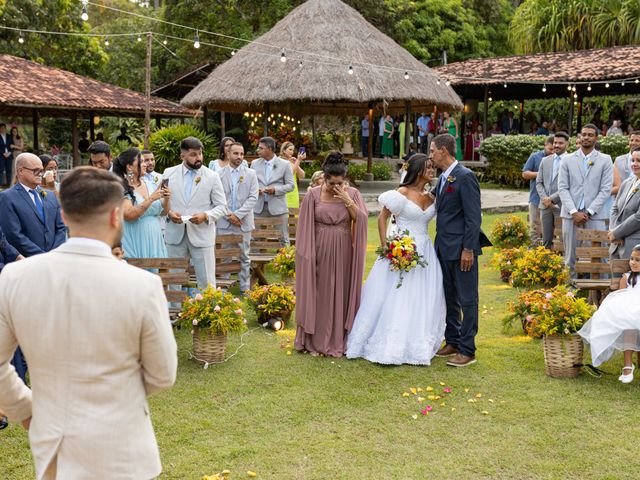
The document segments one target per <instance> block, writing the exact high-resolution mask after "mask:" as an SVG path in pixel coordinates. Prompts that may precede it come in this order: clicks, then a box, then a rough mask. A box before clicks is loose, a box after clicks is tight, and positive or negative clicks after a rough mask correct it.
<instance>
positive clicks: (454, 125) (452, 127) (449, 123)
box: [442, 112, 462, 161]
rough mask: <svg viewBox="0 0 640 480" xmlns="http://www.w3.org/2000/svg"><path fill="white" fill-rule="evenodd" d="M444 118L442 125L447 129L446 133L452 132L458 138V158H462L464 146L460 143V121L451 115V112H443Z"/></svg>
mask: <svg viewBox="0 0 640 480" xmlns="http://www.w3.org/2000/svg"><path fill="white" fill-rule="evenodd" d="M442 116H443V117H444V120H443V122H442V126H443V127H444V128H445V129H446V131H447V132H446V133H450V134H451V135H453V137H454V138H455V139H456V160H458V161H460V160H462V146H461V145H460V128H459V126H458V121H457V120H456V119H455V118H453V117H452V116H451V114H450V113H449V112H444V113H443V114H442Z"/></svg>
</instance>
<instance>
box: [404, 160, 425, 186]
mask: <svg viewBox="0 0 640 480" xmlns="http://www.w3.org/2000/svg"><path fill="white" fill-rule="evenodd" d="M428 161H429V157H427V156H426V155H425V154H424V153H416V154H415V155H413V156H412V157H411V158H410V159H409V161H408V162H407V163H408V167H407V174H406V175H405V176H404V180H403V181H402V183H401V184H400V186H401V187H408V186H409V185H413V184H414V183H415V182H416V180H418V178H420V176H421V175H422V173H423V172H424V169H425V167H426V166H427V162H428Z"/></svg>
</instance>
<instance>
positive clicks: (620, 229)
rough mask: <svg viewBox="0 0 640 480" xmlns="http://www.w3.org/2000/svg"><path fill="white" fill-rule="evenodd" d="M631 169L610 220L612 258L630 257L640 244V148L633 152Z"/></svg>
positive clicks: (619, 192)
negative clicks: (630, 174)
mask: <svg viewBox="0 0 640 480" xmlns="http://www.w3.org/2000/svg"><path fill="white" fill-rule="evenodd" d="M631 171H632V172H633V175H632V176H631V177H629V178H627V179H626V180H625V181H624V182H622V185H621V186H620V190H619V191H618V194H617V195H616V199H615V201H614V202H613V208H612V209H611V219H610V220H609V241H610V242H611V244H610V246H609V253H610V255H611V258H623V259H626V258H629V257H630V256H631V250H632V249H633V247H635V246H636V245H638V244H640V214H638V212H639V211H640V194H639V193H638V190H640V148H636V149H635V150H634V151H633V152H632V157H631Z"/></svg>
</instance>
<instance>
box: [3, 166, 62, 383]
mask: <svg viewBox="0 0 640 480" xmlns="http://www.w3.org/2000/svg"><path fill="white" fill-rule="evenodd" d="M43 174H44V170H43V168H42V161H41V160H40V159H39V158H38V157H37V156H36V155H33V154H32V153H21V154H20V155H18V158H16V177H17V180H18V181H17V182H16V184H15V185H14V186H13V188H10V189H8V190H5V191H4V192H2V193H0V228H1V229H2V231H3V232H4V234H5V236H6V238H7V241H8V242H9V243H10V244H11V245H12V246H13V247H14V248H15V249H16V250H17V251H18V252H19V253H20V255H22V256H24V257H31V256H33V255H38V254H39V253H44V252H48V251H49V250H53V249H54V248H56V247H58V246H60V245H61V244H62V243H63V242H64V241H65V238H66V227H65V225H64V223H63V222H62V217H61V216H60V204H59V203H58V199H57V198H56V196H55V194H54V193H53V192H47V191H46V190H43V189H42V187H41V186H40V185H41V184H42V175H43ZM12 363H13V364H14V366H15V367H16V371H17V372H18V375H19V376H20V378H22V380H23V381H25V376H26V373H27V364H26V362H25V361H24V358H23V357H22V352H21V351H20V349H19V348H18V350H17V351H16V355H15V356H14V360H13V362H12ZM25 383H26V381H25Z"/></svg>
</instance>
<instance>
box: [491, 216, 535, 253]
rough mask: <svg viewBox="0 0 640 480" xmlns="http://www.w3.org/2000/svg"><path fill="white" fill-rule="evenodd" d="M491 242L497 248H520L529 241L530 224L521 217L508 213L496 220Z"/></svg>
mask: <svg viewBox="0 0 640 480" xmlns="http://www.w3.org/2000/svg"><path fill="white" fill-rule="evenodd" d="M491 243H493V245H494V246H496V247H497V248H509V249H510V248H518V247H522V246H524V245H526V244H528V243H529V226H528V225H527V224H526V223H525V221H524V220H522V219H521V218H520V217H517V216H515V215H507V216H506V217H503V218H500V219H498V220H496V223H494V224H493V230H492V231H491Z"/></svg>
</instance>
